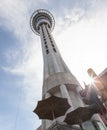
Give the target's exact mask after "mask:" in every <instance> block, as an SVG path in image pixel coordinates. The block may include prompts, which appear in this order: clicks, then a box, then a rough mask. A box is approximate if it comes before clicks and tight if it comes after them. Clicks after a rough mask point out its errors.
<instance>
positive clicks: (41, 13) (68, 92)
mask: <svg viewBox="0 0 107 130" xmlns="http://www.w3.org/2000/svg"><path fill="white" fill-rule="evenodd" d="M54 24H55V23H54V18H53V16H52V14H51V13H50V12H48V11H47V10H41V9H40V10H37V11H36V12H34V13H33V15H32V17H31V29H32V30H33V31H34V32H35V33H36V34H37V35H40V37H41V44H42V52H43V61H44V77H43V89H42V90H43V92H42V100H43V99H46V98H48V97H50V96H51V95H54V96H57V97H62V98H67V100H68V102H69V104H70V106H71V108H70V109H69V110H68V111H67V112H66V114H67V113H68V112H71V111H73V110H75V109H77V108H79V107H84V106H85V105H84V103H83V101H82V99H81V97H80V94H79V91H80V90H81V85H80V84H79V82H78V80H77V79H76V78H75V76H74V75H73V74H72V73H71V72H70V70H69V69H68V67H67V66H66V64H65V62H64V61H63V59H62V57H61V55H60V52H59V50H58V48H57V45H56V43H55V40H54V38H53V37H52V34H51V32H52V30H53V28H54ZM43 101H44V100H43ZM66 114H65V116H66ZM65 116H61V117H58V118H57V119H56V120H57V121H58V122H63V121H64V119H65ZM42 119H44V118H42ZM93 120H94V121H95V120H99V121H100V119H99V116H98V115H96V116H94V118H93ZM54 121H55V120H52V121H51V120H47V118H45V119H44V120H42V128H41V127H40V129H41V130H56V127H55V128H53V127H52V126H53V124H54V123H55V122H54ZM100 122H101V121H100ZM95 123H96V122H95ZM96 124H97V123H96ZM82 125H84V128H85V129H86V130H89V128H90V130H91V128H92V127H93V130H94V128H95V127H94V125H93V123H92V122H91V121H87V122H86V123H82ZM82 125H79V124H78V125H77V126H76V129H75V130H77V127H78V130H80V129H81V126H82ZM88 126H89V127H88ZM71 127H72V126H69V125H67V124H66V126H63V125H60V128H58V130H61V129H63V130H70V129H72V128H71ZM95 129H96V128H95ZM104 130H106V129H104Z"/></svg>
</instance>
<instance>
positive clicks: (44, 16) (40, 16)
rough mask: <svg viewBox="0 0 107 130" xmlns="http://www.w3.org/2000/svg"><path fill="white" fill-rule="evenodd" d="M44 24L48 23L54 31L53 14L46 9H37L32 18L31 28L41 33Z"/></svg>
mask: <svg viewBox="0 0 107 130" xmlns="http://www.w3.org/2000/svg"><path fill="white" fill-rule="evenodd" d="M42 24H47V25H48V27H49V28H50V31H52V30H53V29H54V26H55V20H54V17H53V15H52V14H51V13H50V12H49V11H47V10H45V9H39V10H36V11H35V12H34V13H33V14H32V16H31V18H30V26H31V29H32V31H33V32H34V33H35V34H37V35H39V34H40V33H39V28H40V26H41V25H42Z"/></svg>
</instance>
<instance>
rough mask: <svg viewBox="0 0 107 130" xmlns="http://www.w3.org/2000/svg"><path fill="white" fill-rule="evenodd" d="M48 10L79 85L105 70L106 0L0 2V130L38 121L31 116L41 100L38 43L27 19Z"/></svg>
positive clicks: (13, 129)
mask: <svg viewBox="0 0 107 130" xmlns="http://www.w3.org/2000/svg"><path fill="white" fill-rule="evenodd" d="M39 8H44V9H47V10H49V11H50V12H51V13H52V14H53V15H54V17H55V21H56V24H55V29H54V31H53V35H54V38H55V40H56V43H57V46H58V47H59V50H60V52H61V55H62V57H63V59H64V61H65V62H66V64H67V65H68V67H69V68H70V70H71V72H72V73H73V74H74V75H75V76H76V77H77V79H78V80H79V81H80V83H81V85H82V82H83V81H86V82H88V75H87V73H86V71H87V69H88V68H89V67H92V68H93V69H94V70H95V71H96V73H97V74H99V73H100V72H102V71H103V70H104V69H105V68H106V67H107V62H106V57H107V15H106V12H107V0H66V1H65V0H30V1H28V0H23V1H22V0H3V1H1V2H0V129H2V130H7V129H8V130H23V129H26V130H29V129H32V130H34V129H36V128H37V127H39V125H40V123H41V121H40V120H39V119H38V116H36V115H35V114H34V113H33V110H34V108H35V107H36V104H37V101H38V100H40V99H41V95H42V94H41V92H42V78H43V60H42V50H41V44H40V38H39V37H38V36H36V35H35V34H34V33H33V32H32V31H31V29H30V25H29V20H30V16H31V14H32V13H33V12H34V11H35V10H37V9H39Z"/></svg>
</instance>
